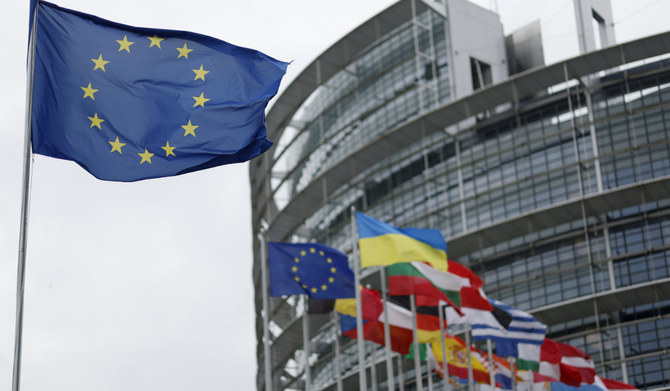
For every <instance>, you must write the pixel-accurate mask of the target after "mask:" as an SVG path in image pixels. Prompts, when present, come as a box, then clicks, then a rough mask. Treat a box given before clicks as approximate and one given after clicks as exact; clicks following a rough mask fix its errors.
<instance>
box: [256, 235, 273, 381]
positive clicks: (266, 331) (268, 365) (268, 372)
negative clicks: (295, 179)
mask: <svg viewBox="0 0 670 391" xmlns="http://www.w3.org/2000/svg"><path fill="white" fill-rule="evenodd" d="M258 239H259V240H260V246H261V285H262V288H261V290H262V291H263V358H264V364H265V367H264V370H265V391H272V390H273V384H272V356H271V351H270V327H269V323H270V299H269V298H268V291H269V289H270V284H269V283H268V270H267V269H268V256H267V248H268V247H267V238H266V237H265V228H264V227H261V231H260V232H259V233H258Z"/></svg>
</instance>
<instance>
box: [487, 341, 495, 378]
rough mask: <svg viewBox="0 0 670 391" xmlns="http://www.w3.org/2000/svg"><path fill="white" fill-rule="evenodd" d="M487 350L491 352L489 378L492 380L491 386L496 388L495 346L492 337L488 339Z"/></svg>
mask: <svg viewBox="0 0 670 391" xmlns="http://www.w3.org/2000/svg"><path fill="white" fill-rule="evenodd" d="M486 350H488V354H489V380H490V382H491V388H493V389H495V388H496V374H495V369H496V367H495V363H494V362H493V346H492V343H491V338H487V339H486Z"/></svg>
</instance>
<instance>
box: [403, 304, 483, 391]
mask: <svg viewBox="0 0 670 391" xmlns="http://www.w3.org/2000/svg"><path fill="white" fill-rule="evenodd" d="M409 302H410V305H411V308H412V336H413V337H414V343H413V346H414V375H415V379H416V389H417V391H423V380H422V376H421V357H419V356H420V353H419V332H418V331H417V325H416V299H415V298H414V295H409ZM470 391H472V390H470Z"/></svg>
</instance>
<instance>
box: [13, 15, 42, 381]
mask: <svg viewBox="0 0 670 391" xmlns="http://www.w3.org/2000/svg"><path fill="white" fill-rule="evenodd" d="M38 9H39V4H38V6H37V7H35V13H34V14H33V15H31V17H32V18H33V27H32V29H31V31H30V42H29V44H28V47H29V49H28V69H27V81H26V121H25V135H24V139H23V190H22V195H21V226H20V229H19V254H18V265H17V269H16V324H15V326H14V369H13V372H12V391H19V387H20V383H21V350H22V342H23V301H24V300H23V299H24V291H25V286H26V251H27V246H28V214H29V209H30V184H31V177H30V172H31V169H32V164H33V162H32V156H31V155H32V149H31V145H30V134H31V121H32V111H33V75H34V68H35V66H34V65H35V40H36V39H37V37H36V31H37V10H38Z"/></svg>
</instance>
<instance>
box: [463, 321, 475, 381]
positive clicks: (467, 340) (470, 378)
mask: <svg viewBox="0 0 670 391" xmlns="http://www.w3.org/2000/svg"><path fill="white" fill-rule="evenodd" d="M471 343H472V342H471V340H470V325H469V324H467V325H466V329H465V351H466V353H465V354H467V356H468V357H467V362H468V390H469V391H474V389H475V376H474V373H473V371H472V349H470V344H471Z"/></svg>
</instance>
